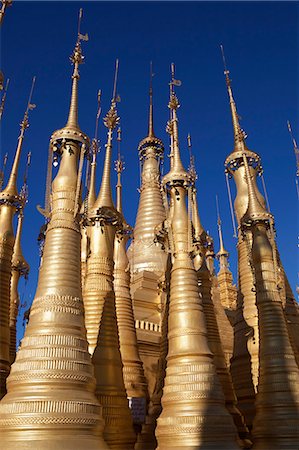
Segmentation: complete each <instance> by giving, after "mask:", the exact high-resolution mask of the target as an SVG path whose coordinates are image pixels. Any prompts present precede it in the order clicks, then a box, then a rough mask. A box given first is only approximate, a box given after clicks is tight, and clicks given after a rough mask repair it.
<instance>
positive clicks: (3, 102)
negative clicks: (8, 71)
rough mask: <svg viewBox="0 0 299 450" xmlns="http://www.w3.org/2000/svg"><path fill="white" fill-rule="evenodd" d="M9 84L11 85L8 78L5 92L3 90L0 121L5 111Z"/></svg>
mask: <svg viewBox="0 0 299 450" xmlns="http://www.w3.org/2000/svg"><path fill="white" fill-rule="evenodd" d="M8 85H9V78H7V80H6V85H5V88H4V92H3V95H2V99H1V105H0V121H1V119H2V115H3V111H4V106H5V100H6V94H7V89H8Z"/></svg>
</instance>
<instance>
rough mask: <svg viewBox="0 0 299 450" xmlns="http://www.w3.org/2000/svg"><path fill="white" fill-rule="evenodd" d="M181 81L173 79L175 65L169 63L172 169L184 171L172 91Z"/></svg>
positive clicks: (176, 103)
mask: <svg viewBox="0 0 299 450" xmlns="http://www.w3.org/2000/svg"><path fill="white" fill-rule="evenodd" d="M181 84H182V82H181V81H180V80H176V79H175V65H174V63H171V82H170V83H169V86H170V100H169V104H168V107H169V108H170V110H171V112H172V114H171V117H172V119H171V120H172V131H173V169H174V170H176V171H180V172H184V173H185V169H184V167H183V164H182V161H181V155H180V149H179V137H178V119H177V109H178V108H179V107H180V104H179V101H178V98H177V96H176V94H175V91H174V86H181Z"/></svg>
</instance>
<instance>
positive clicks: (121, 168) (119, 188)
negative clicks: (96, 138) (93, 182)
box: [115, 127, 125, 213]
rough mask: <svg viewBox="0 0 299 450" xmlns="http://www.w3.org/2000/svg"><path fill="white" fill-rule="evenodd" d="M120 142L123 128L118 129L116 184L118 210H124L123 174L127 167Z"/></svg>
mask: <svg viewBox="0 0 299 450" xmlns="http://www.w3.org/2000/svg"><path fill="white" fill-rule="evenodd" d="M120 143H121V128H120V127H119V128H118V130H117V160H116V161H115V170H116V173H117V184H116V209H117V211H118V212H120V213H121V212H122V183H121V174H122V172H123V171H124V169H125V165H124V162H123V160H122V157H121V154H120Z"/></svg>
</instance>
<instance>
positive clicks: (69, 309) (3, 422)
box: [0, 13, 107, 450]
mask: <svg viewBox="0 0 299 450" xmlns="http://www.w3.org/2000/svg"><path fill="white" fill-rule="evenodd" d="M81 15H82V13H81V14H80V16H81ZM80 59H81V58H80ZM74 62H75V61H74ZM75 64H76V62H75ZM68 130H69V131H70V135H68V133H67V131H68ZM75 133H77V134H75ZM79 133H82V132H81V131H80V132H79V131H78V130H77V129H76V130H74V132H73V129H70V128H69V129H64V130H60V131H58V132H55V133H54V135H53V136H52V144H53V147H54V148H55V149H56V150H55V151H56V152H59V155H61V158H60V164H59V169H58V173H57V175H56V177H55V179H54V181H53V183H52V208H51V217H50V221H49V224H48V228H47V233H46V239H45V246H44V253H43V262H42V265H41V268H40V272H39V279H38V286H37V291H36V295H35V298H34V300H33V304H32V306H31V312H30V318H29V323H28V325H27V328H26V331H25V335H24V338H23V340H22V345H21V348H20V350H19V351H18V354H17V356H16V361H15V363H14V364H13V365H12V368H11V372H10V375H9V378H8V380H7V391H8V393H7V395H6V396H5V397H4V398H3V399H2V402H1V405H0V429H1V439H2V441H1V443H2V445H3V446H4V448H5V449H7V450H13V449H15V448H16V447H18V446H19V445H20V442H22V443H23V444H22V445H23V446H27V445H29V446H32V447H33V448H38V449H39V450H45V449H51V450H54V449H58V450H59V449H61V450H62V449H64V450H71V449H74V448H76V449H77V450H83V449H84V450H85V449H87V448H88V449H89V450H100V449H101V450H104V449H105V450H107V446H106V444H105V443H104V441H103V438H102V430H103V420H102V416H101V406H100V404H99V403H98V401H97V399H96V397H95V379H94V377H93V369H92V364H91V360H90V356H89V354H88V351H87V341H86V334H85V327H84V312H83V302H82V295H81V280H80V239H81V236H80V226H79V221H78V216H77V215H75V211H76V208H77V204H76V188H77V184H78V160H79V153H80V151H81V150H80V145H81V144H82V147H83V151H84V150H85V148H84V147H85V142H86V141H87V139H86V138H84V137H83V134H82V136H81V135H80V134H79ZM76 136H77V137H76ZM82 141H83V142H82ZM81 153H82V152H81ZM61 249H63V255H64V257H62V255H61Z"/></svg>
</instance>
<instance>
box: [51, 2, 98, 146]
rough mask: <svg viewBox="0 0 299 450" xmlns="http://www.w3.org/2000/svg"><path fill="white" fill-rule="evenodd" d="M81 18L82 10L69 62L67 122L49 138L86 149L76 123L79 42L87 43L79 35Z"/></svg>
mask: <svg viewBox="0 0 299 450" xmlns="http://www.w3.org/2000/svg"><path fill="white" fill-rule="evenodd" d="M81 18H82V9H80V13H79V24H78V37H77V42H76V45H75V48H74V51H73V53H72V55H71V56H70V60H71V62H72V64H73V65H74V71H73V75H72V92H71V100H70V107H69V114H68V120H67V123H66V125H65V127H64V128H62V129H60V130H57V131H55V132H54V133H53V135H52V137H51V142H52V143H55V142H57V141H61V140H63V139H73V140H74V141H77V142H81V143H82V144H85V145H86V144H87V145H86V147H88V144H89V140H88V137H87V136H86V135H84V134H83V132H82V131H81V129H80V126H79V123H78V84H79V79H80V75H79V65H80V64H82V63H83V61H84V56H83V54H82V49H81V41H88V35H87V34H85V35H82V34H81V33H80V23H81Z"/></svg>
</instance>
